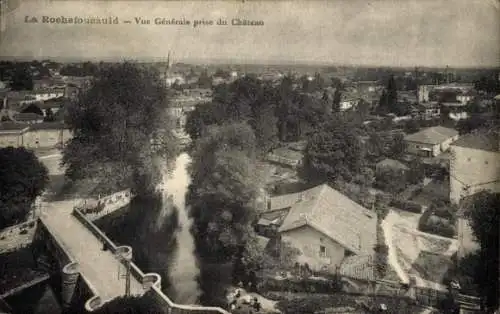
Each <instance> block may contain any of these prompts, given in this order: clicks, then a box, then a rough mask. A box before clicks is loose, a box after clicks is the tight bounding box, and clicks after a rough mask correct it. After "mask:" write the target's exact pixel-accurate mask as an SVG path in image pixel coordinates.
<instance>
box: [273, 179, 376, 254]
mask: <svg viewBox="0 0 500 314" xmlns="http://www.w3.org/2000/svg"><path fill="white" fill-rule="evenodd" d="M297 194H303V197H302V201H299V202H296V203H295V204H293V205H292V206H291V209H290V212H289V213H288V215H287V217H286V218H285V221H284V222H283V224H282V225H281V227H280V229H279V231H280V232H284V231H287V230H292V229H296V228H299V227H302V226H305V225H308V226H310V227H312V228H314V229H316V230H318V231H320V232H321V233H323V234H325V235H326V236H328V237H329V238H331V239H332V240H334V241H335V242H337V243H339V244H341V245H342V246H344V247H345V248H347V249H348V250H349V251H351V252H353V253H356V254H360V253H362V252H364V253H370V254H371V253H372V252H373V249H374V246H375V241H376V224H377V221H376V217H375V215H374V213H372V212H370V211H369V210H367V209H366V208H364V207H363V206H361V205H359V204H357V203H356V202H354V201H352V200H351V199H349V198H348V197H347V196H345V195H344V194H342V193H340V192H338V191H336V190H334V189H333V188H331V187H329V186H328V185H327V184H323V185H319V186H317V187H314V188H312V189H309V190H306V191H304V192H302V193H297Z"/></svg>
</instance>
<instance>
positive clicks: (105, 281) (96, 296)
mask: <svg viewBox="0 0 500 314" xmlns="http://www.w3.org/2000/svg"><path fill="white" fill-rule="evenodd" d="M122 196H125V194H124V195H122ZM118 199H120V198H118ZM122 201H123V200H122ZM112 203H113V204H116V202H112ZM118 203H120V202H118ZM115 207H116V208H117V207H118V205H117V206H115ZM81 208H82V207H81V206H75V202H74V201H61V202H53V203H48V204H47V206H46V208H44V209H43V211H42V213H41V215H40V217H39V219H38V220H37V221H36V227H35V231H34V235H33V241H32V243H31V249H32V253H33V256H34V259H35V260H36V263H37V266H38V268H40V269H43V270H44V271H45V272H46V273H47V274H48V275H49V276H46V277H44V278H39V279H40V280H41V279H44V280H45V279H48V277H50V282H51V285H52V286H53V288H54V291H56V293H57V294H58V297H59V300H60V303H61V305H62V307H63V309H65V311H66V312H68V313H72V312H75V311H76V310H78V311H79V312H80V311H81V310H83V308H84V309H85V310H86V311H87V312H92V311H94V310H96V309H97V308H99V307H101V306H102V305H103V304H104V303H106V302H109V301H110V300H112V299H114V298H117V297H121V296H125V295H127V294H129V295H136V296H142V295H143V294H144V293H146V292H148V291H149V292H150V293H151V294H152V295H153V296H154V298H153V299H154V300H155V301H156V302H157V303H158V304H159V305H160V306H162V307H163V308H164V309H165V313H173V314H177V313H200V314H212V313H214V314H215V313H220V314H229V313H228V312H227V311H225V310H223V309H221V308H215V307H202V306H192V305H181V304H176V303H174V302H173V301H172V300H170V298H169V297H168V296H166V295H165V294H164V293H163V292H162V290H161V277H160V275H158V274H156V273H144V272H143V271H142V270H141V269H140V268H139V267H138V266H137V265H135V263H134V262H133V261H132V255H133V254H132V248H131V247H129V246H116V245H115V244H114V243H113V242H112V241H111V240H110V239H109V238H108V237H107V236H106V235H105V234H104V233H103V232H102V231H101V230H99V228H98V227H97V226H96V225H95V224H94V223H93V222H92V220H93V219H97V218H99V217H102V214H101V215H94V216H90V217H87V215H85V214H83V213H82V211H81V210H80V209H81ZM113 208H114V207H113ZM116 208H115V209H116ZM91 218H93V219H91ZM127 274H129V275H128V276H127ZM127 278H128V280H127ZM18 290H19V289H18ZM18 290H16V289H14V290H12V291H10V292H9V293H11V294H13V293H17V292H18ZM127 290H128V291H127ZM4 297H5V296H4Z"/></svg>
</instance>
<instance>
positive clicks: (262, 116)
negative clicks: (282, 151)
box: [249, 104, 278, 153]
mask: <svg viewBox="0 0 500 314" xmlns="http://www.w3.org/2000/svg"><path fill="white" fill-rule="evenodd" d="M274 110H275V109H274V105H271V104H264V105H262V106H260V107H259V108H258V109H257V110H256V112H255V113H254V114H253V116H254V118H253V119H252V120H250V123H249V124H250V125H251V126H252V128H253V129H254V132H255V137H256V139H257V146H258V147H259V148H260V151H261V152H262V153H267V152H269V151H270V150H272V149H273V148H275V147H276V145H277V143H278V127H277V123H278V118H276V116H275V115H274Z"/></svg>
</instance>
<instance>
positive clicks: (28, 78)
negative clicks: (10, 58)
mask: <svg viewBox="0 0 500 314" xmlns="http://www.w3.org/2000/svg"><path fill="white" fill-rule="evenodd" d="M10 87H11V88H12V90H32V89H33V77H32V75H31V72H30V71H29V69H28V67H26V66H23V65H16V67H15V70H14V74H13V75H12V82H11V84H10Z"/></svg>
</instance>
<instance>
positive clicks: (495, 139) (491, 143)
mask: <svg viewBox="0 0 500 314" xmlns="http://www.w3.org/2000/svg"><path fill="white" fill-rule="evenodd" d="M452 145H453V146H460V147H467V148H473V149H479V150H486V151H492V152H498V151H499V146H500V137H499V135H498V130H497V131H494V130H484V129H483V130H478V131H476V132H473V133H469V134H466V135H463V136H462V137H461V138H459V139H458V140H457V141H456V142H454V143H453V144H452Z"/></svg>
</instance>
